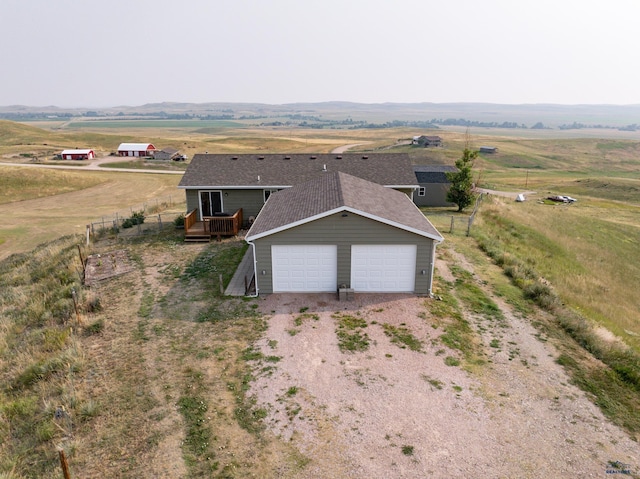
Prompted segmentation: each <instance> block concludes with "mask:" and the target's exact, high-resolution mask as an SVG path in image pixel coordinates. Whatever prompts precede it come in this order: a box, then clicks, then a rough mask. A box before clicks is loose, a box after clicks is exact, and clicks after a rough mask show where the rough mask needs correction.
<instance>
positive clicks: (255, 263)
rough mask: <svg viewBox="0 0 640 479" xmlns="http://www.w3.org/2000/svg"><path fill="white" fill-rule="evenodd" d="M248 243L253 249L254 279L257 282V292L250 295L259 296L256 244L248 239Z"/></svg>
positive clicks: (250, 296) (251, 296)
mask: <svg viewBox="0 0 640 479" xmlns="http://www.w3.org/2000/svg"><path fill="white" fill-rule="evenodd" d="M245 241H246V240H245ZM247 243H248V244H249V246H251V249H252V250H253V280H254V281H255V284H256V294H251V295H249V296H248V297H249V298H257V297H258V291H259V289H258V261H257V260H256V245H255V244H254V243H252V242H251V241H247Z"/></svg>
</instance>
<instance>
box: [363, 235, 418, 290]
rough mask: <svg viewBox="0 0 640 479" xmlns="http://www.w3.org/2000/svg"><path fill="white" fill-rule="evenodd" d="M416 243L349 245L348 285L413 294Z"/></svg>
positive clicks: (364, 288)
mask: <svg viewBox="0 0 640 479" xmlns="http://www.w3.org/2000/svg"><path fill="white" fill-rule="evenodd" d="M416 251H417V247H416V245H353V246H351V287H352V288H353V289H354V291H362V292H370V293H374V292H375V293H382V292H385V293H412V292H413V291H414V288H415V279H416Z"/></svg>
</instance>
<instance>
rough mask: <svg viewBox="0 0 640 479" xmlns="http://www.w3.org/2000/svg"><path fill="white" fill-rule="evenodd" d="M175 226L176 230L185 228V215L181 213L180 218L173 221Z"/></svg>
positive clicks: (177, 217)
mask: <svg viewBox="0 0 640 479" xmlns="http://www.w3.org/2000/svg"><path fill="white" fill-rule="evenodd" d="M173 225H174V226H175V227H176V228H184V213H181V214H179V215H178V216H176V218H175V219H174V220H173Z"/></svg>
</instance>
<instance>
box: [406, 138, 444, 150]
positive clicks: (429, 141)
mask: <svg viewBox="0 0 640 479" xmlns="http://www.w3.org/2000/svg"><path fill="white" fill-rule="evenodd" d="M411 144H413V145H418V146H423V147H425V148H434V147H439V146H442V138H440V137H439V136H425V135H422V136H414V137H413V140H412V141H411Z"/></svg>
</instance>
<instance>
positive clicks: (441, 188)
mask: <svg viewBox="0 0 640 479" xmlns="http://www.w3.org/2000/svg"><path fill="white" fill-rule="evenodd" d="M420 187H422V188H424V189H425V195H424V196H419V195H418V191H419V190H416V192H415V193H414V194H413V202H414V203H415V204H416V205H417V206H451V205H453V203H450V202H448V201H447V193H448V192H449V188H450V187H451V184H450V183H420Z"/></svg>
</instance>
